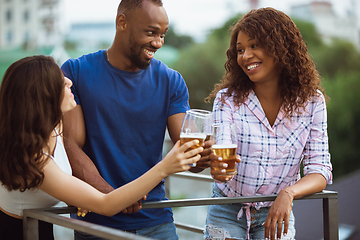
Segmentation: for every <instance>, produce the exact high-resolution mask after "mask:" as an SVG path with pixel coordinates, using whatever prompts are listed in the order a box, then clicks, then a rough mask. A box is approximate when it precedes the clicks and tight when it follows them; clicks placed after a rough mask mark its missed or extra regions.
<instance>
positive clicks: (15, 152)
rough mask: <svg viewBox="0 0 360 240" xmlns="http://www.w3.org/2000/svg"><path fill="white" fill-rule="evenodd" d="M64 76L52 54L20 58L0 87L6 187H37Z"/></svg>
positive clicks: (0, 165) (1, 168) (0, 161)
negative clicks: (49, 55) (50, 55)
mask: <svg viewBox="0 0 360 240" xmlns="http://www.w3.org/2000/svg"><path fill="white" fill-rule="evenodd" d="M63 98H64V76H63V74H62V72H61V70H60V68H59V67H58V65H57V64H56V63H55V61H54V59H53V58H52V57H47V56H31V57H26V58H23V59H20V60H18V61H16V62H14V63H13V64H11V65H10V67H9V68H8V69H7V70H6V72H5V74H4V77H3V80H2V83H1V87H0V116H1V119H0V181H1V183H2V184H3V185H4V186H5V187H6V188H7V189H8V190H20V191H25V190H26V189H31V188H35V187H38V186H39V185H40V184H41V183H42V181H43V179H44V173H43V166H44V164H45V163H46V161H47V160H48V159H49V157H48V156H47V155H46V154H44V152H43V151H44V149H46V148H48V149H49V146H48V142H49V138H50V135H51V132H52V131H53V130H54V128H55V127H56V126H57V125H58V124H59V123H60V121H61V119H62V111H61V103H62V100H63Z"/></svg>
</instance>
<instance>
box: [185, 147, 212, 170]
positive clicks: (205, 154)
mask: <svg viewBox="0 0 360 240" xmlns="http://www.w3.org/2000/svg"><path fill="white" fill-rule="evenodd" d="M211 146H212V144H211V140H208V141H206V142H204V144H203V146H202V147H203V148H204V151H202V152H201V153H200V155H201V158H200V160H199V161H198V162H197V163H196V166H195V167H192V168H190V169H189V171H190V172H193V173H199V172H202V171H203V170H204V169H206V168H208V167H210V163H211V160H210V154H211V153H212V149H211Z"/></svg>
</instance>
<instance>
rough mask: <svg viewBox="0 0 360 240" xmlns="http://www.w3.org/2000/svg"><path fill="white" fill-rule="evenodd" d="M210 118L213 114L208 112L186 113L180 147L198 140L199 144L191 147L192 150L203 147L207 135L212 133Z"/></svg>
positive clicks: (191, 110) (195, 111)
mask: <svg viewBox="0 0 360 240" xmlns="http://www.w3.org/2000/svg"><path fill="white" fill-rule="evenodd" d="M210 116H212V113H211V112H210V111H206V110H201V109H190V110H188V111H186V114H185V117H184V121H183V123H182V126H181V132H180V145H183V144H184V143H186V142H189V141H192V140H195V139H197V140H199V144H197V145H195V146H193V147H191V148H190V149H195V148H198V147H201V146H202V144H203V143H204V141H205V138H206V136H207V134H208V133H209V132H210V130H209V123H210V122H209V118H210ZM211 119H212V118H211ZM190 149H189V150H190ZM195 166H196V164H193V165H192V167H195Z"/></svg>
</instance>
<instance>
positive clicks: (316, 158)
mask: <svg viewBox="0 0 360 240" xmlns="http://www.w3.org/2000/svg"><path fill="white" fill-rule="evenodd" d="M308 109H309V108H308ZM309 110H310V111H311V112H312V124H311V125H310V126H309V127H311V129H310V134H309V138H308V141H307V142H306V145H305V148H304V160H303V164H304V175H309V174H311V173H319V174H321V175H323V176H324V177H325V179H326V181H327V183H328V184H331V183H332V172H331V171H332V165H331V162H330V153H329V142H328V134H327V111H326V103H325V99H324V96H323V95H322V94H321V95H320V97H318V98H317V99H316V101H315V102H314V103H313V104H311V106H310V109H309Z"/></svg>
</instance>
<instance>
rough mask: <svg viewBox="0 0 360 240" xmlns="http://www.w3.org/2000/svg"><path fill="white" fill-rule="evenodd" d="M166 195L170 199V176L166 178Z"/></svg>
mask: <svg viewBox="0 0 360 240" xmlns="http://www.w3.org/2000/svg"><path fill="white" fill-rule="evenodd" d="M165 197H166V198H167V199H170V178H169V177H167V178H165Z"/></svg>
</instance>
